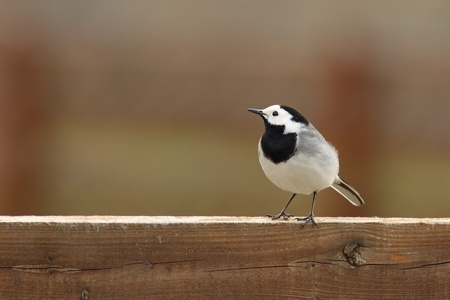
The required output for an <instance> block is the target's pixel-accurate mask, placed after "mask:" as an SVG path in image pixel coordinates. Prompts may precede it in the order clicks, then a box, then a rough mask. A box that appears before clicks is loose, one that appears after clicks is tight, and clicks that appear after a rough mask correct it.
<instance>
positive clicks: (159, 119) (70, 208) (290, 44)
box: [0, 0, 450, 217]
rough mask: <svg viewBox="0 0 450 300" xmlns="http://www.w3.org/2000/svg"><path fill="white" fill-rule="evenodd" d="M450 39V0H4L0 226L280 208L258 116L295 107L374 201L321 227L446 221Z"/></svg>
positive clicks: (338, 204) (325, 209)
mask: <svg viewBox="0 0 450 300" xmlns="http://www.w3.org/2000/svg"><path fill="white" fill-rule="evenodd" d="M449 29H450V2H448V1H427V2H422V3H411V2H410V1H394V2H393V1H371V2H368V1H363V2H360V1H338V2H337V1H336V2H333V1H267V0H263V1H251V0H248V1H200V0H198V1H181V0H180V1H173V0H165V1H123V2H116V1H2V2H1V3H0V214H7V215H22V214H35V215H92V214H99V215H247V216H261V215H264V214H267V213H272V214H274V213H278V212H279V211H280V210H281V208H282V206H283V205H284V204H285V202H286V201H287V200H288V198H289V197H290V194H289V193H287V192H283V191H281V190H279V189H278V188H277V187H275V186H274V185H273V184H271V183H270V182H269V181H268V179H266V177H265V176H264V174H263V172H262V170H261V168H260V166H259V163H258V159H257V142H258V140H259V138H260V136H261V134H262V133H263V130H264V128H263V122H262V120H261V119H260V118H259V117H257V116H255V115H253V114H250V113H248V112H247V111H246V108H247V107H254V108H265V107H267V106H269V105H271V104H285V105H289V106H292V107H294V108H296V109H297V110H299V111H300V112H301V113H303V114H304V115H305V116H306V117H307V118H308V120H309V121H311V122H312V123H313V124H314V125H315V126H316V128H317V129H319V130H320V131H321V132H322V134H323V135H324V136H325V137H326V138H327V140H329V141H330V142H331V143H332V144H333V145H335V146H336V148H337V149H338V150H339V153H340V163H341V171H340V174H341V177H343V178H344V179H346V180H347V181H348V182H349V183H351V184H352V185H353V186H354V187H355V188H356V189H357V190H358V191H359V192H360V193H361V195H362V196H363V197H364V199H365V201H366V205H365V206H362V207H357V208H356V207H353V206H351V205H350V204H349V203H348V202H347V201H345V200H344V199H343V198H341V197H340V196H338V195H337V194H336V193H335V192H334V191H332V190H331V189H327V190H324V191H322V192H321V193H320V194H319V197H318V202H317V206H316V215H317V216H379V217H392V216H398V217H449V212H450V201H449V193H450V157H449V146H450V134H449V129H450V117H449V114H450V81H449V78H450V34H449ZM310 203H311V196H300V197H298V198H296V201H294V203H293V204H292V205H291V208H290V211H289V212H291V213H294V214H295V215H305V214H307V213H308V212H309V208H310Z"/></svg>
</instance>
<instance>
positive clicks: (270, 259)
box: [0, 216, 450, 299]
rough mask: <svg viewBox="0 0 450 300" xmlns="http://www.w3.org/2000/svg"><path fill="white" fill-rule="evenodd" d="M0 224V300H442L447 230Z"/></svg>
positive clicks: (51, 221) (361, 221)
mask: <svg viewBox="0 0 450 300" xmlns="http://www.w3.org/2000/svg"><path fill="white" fill-rule="evenodd" d="M317 221H318V223H319V226H314V227H313V226H307V227H304V228H301V226H300V224H299V223H297V222H295V221H272V220H269V219H266V218H249V217H97V216H93V217H0V239H1V247H0V299H194V298H204V299H225V298H232V299H254V298H258V299H262V298H263V299H274V298H292V299H294V298H298V299H398V298H403V299H449V298H450V277H449V274H450V219H381V218H317Z"/></svg>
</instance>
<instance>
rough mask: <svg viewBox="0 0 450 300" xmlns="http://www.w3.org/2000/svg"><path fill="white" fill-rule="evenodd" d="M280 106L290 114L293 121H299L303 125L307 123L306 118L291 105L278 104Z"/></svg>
mask: <svg viewBox="0 0 450 300" xmlns="http://www.w3.org/2000/svg"><path fill="white" fill-rule="evenodd" d="M280 107H281V108H282V109H284V110H285V111H287V112H288V113H290V114H291V115H292V120H293V121H295V122H299V123H303V124H305V125H308V124H309V122H308V120H306V118H305V117H304V116H303V115H302V114H301V113H299V112H298V111H296V110H295V109H293V108H292V107H289V106H286V105H280Z"/></svg>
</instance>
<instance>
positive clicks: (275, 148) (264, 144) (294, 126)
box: [247, 104, 364, 227]
mask: <svg viewBox="0 0 450 300" xmlns="http://www.w3.org/2000/svg"><path fill="white" fill-rule="evenodd" d="M247 110H248V111H249V112H252V113H255V114H257V115H259V116H261V117H262V119H263V121H264V126H265V131H264V134H263V135H262V137H261V138H260V139H259V142H258V159H259V163H260V165H261V167H262V169H263V171H264V173H265V175H266V176H267V178H268V179H269V180H270V181H271V182H272V183H273V184H275V185H276V186H277V187H279V188H280V189H282V190H284V191H287V192H290V193H292V196H291V197H290V198H289V200H288V201H287V203H286V205H285V206H284V207H283V209H282V210H281V212H280V213H279V214H276V215H267V216H268V217H270V218H272V219H273V220H276V219H280V218H283V219H284V220H288V219H289V218H291V217H294V215H292V214H289V213H287V212H286V209H287V208H288V206H289V204H290V203H291V201H292V200H293V199H294V197H295V196H296V195H297V194H305V195H311V194H312V203H311V211H310V213H309V215H308V216H306V217H305V218H300V217H294V220H296V221H304V222H303V225H302V227H303V226H305V225H306V224H308V223H312V224H313V225H317V222H316V221H315V219H314V206H315V201H316V196H317V194H318V193H319V192H320V191H321V190H323V189H325V188H328V187H331V188H333V189H334V190H335V191H336V192H338V193H339V194H341V195H342V196H343V197H344V198H345V199H347V200H348V201H349V202H350V203H351V204H353V205H355V206H360V205H363V204H364V200H363V199H362V197H361V196H360V194H359V193H358V192H357V191H356V190H355V189H354V188H353V187H352V186H351V185H350V184H348V183H347V182H346V181H344V180H343V179H342V178H340V177H339V158H338V152H337V150H336V148H334V146H332V145H331V144H330V143H329V142H327V141H326V140H325V138H324V137H323V136H322V134H320V132H319V131H318V130H317V129H316V128H315V127H314V126H313V125H312V124H311V123H310V122H309V121H308V120H307V119H306V118H305V117H304V116H303V115H302V114H300V113H299V112H298V111H297V110H295V109H294V108H292V107H289V106H286V105H279V104H276V105H271V106H269V107H267V108H265V109H255V108H248V109H247Z"/></svg>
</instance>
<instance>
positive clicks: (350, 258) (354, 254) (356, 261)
mask: <svg viewBox="0 0 450 300" xmlns="http://www.w3.org/2000/svg"><path fill="white" fill-rule="evenodd" d="M361 247H362V245H361V244H360V243H358V242H353V243H351V244H348V245H346V246H345V247H344V249H343V253H344V256H345V259H346V260H347V262H348V263H349V264H350V265H352V266H361V265H364V264H366V261H365V260H364V259H363V258H362V257H361Z"/></svg>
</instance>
